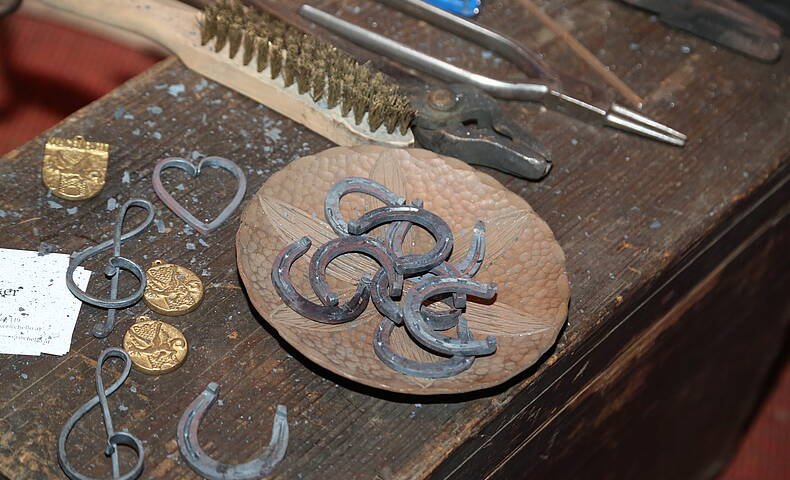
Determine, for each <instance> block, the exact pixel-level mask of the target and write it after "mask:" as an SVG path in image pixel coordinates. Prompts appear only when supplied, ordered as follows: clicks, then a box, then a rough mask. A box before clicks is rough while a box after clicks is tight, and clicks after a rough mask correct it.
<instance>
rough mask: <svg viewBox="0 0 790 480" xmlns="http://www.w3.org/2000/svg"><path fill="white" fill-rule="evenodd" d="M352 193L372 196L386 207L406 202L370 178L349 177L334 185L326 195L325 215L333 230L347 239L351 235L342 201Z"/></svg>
mask: <svg viewBox="0 0 790 480" xmlns="http://www.w3.org/2000/svg"><path fill="white" fill-rule="evenodd" d="M352 192H357V193H364V194H366V195H370V196H371V197H374V198H377V199H379V200H381V201H382V202H384V203H385V204H386V205H403V204H404V203H405V202H406V199H405V198H403V197H401V196H400V195H398V194H397V193H395V192H393V191H392V190H390V189H389V188H387V187H385V186H384V185H382V184H380V183H378V182H374V181H373V180H370V179H368V178H362V177H349V178H344V179H343V180H340V181H339V182H337V183H336V184H334V185H332V188H330V189H329V193H327V195H326V200H324V215H326V221H327V222H329V225H330V226H331V227H332V230H334V231H335V233H337V234H338V235H340V236H341V237H347V236H348V235H349V233H348V222H346V220H345V219H344V218H343V215H342V214H341V213H340V199H341V198H343V197H344V196H345V195H347V194H349V193H352Z"/></svg>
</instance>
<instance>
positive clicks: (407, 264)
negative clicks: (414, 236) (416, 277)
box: [348, 205, 453, 275]
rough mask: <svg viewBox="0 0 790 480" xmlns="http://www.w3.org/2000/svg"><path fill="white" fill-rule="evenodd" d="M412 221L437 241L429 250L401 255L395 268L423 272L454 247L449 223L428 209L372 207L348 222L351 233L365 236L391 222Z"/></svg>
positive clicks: (440, 261)
mask: <svg viewBox="0 0 790 480" xmlns="http://www.w3.org/2000/svg"><path fill="white" fill-rule="evenodd" d="M403 221H407V222H411V223H416V224H417V225H420V226H421V227H423V228H425V229H426V230H428V232H429V233H430V234H431V236H433V238H434V239H435V240H436V244H435V245H434V246H433V247H432V248H431V250H430V251H429V252H427V253H420V254H416V255H405V256H399V257H398V258H396V259H395V270H396V271H398V273H402V274H404V275H413V274H418V273H423V272H425V271H426V270H430V269H431V268H433V267H435V266H437V265H439V264H441V263H442V262H444V261H445V260H447V257H449V256H450V252H451V251H452V250H453V233H452V231H451V230H450V226H449V225H447V222H445V221H444V220H442V219H441V218H440V217H439V216H438V215H436V214H434V213H431V212H429V211H428V210H425V209H422V208H417V207H414V206H407V205H402V206H396V207H381V208H377V209H375V210H371V211H369V212H367V213H365V214H364V215H362V216H361V217H359V218H357V219H356V220H352V221H350V222H349V223H348V232H349V233H350V234H352V235H361V234H363V233H365V232H368V231H370V230H372V229H374V228H376V227H378V226H379V225H382V224H385V223H390V222H403Z"/></svg>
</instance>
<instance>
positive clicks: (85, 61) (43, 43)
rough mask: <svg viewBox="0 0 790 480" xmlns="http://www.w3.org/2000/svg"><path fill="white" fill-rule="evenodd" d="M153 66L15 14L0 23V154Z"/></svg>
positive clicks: (144, 56)
mask: <svg viewBox="0 0 790 480" xmlns="http://www.w3.org/2000/svg"><path fill="white" fill-rule="evenodd" d="M158 60H159V58H158V57H157V56H156V55H152V54H148V53H142V52H137V51H134V50H130V49H128V48H126V47H123V46H120V45H117V44H115V43H113V42H110V41H107V40H105V39H103V38H99V37H96V36H94V35H89V34H86V33H83V32H79V31H76V30H73V29H70V28H66V27H63V26H60V25H57V24H53V23H49V22H44V21H41V20H39V19H35V18H31V17H29V16H25V15H24V14H21V13H15V14H13V15H11V16H9V17H7V18H4V19H0V154H4V153H6V152H8V151H9V150H11V149H13V148H15V147H17V146H19V145H22V144H23V143H25V142H27V141H28V140H30V139H31V138H33V137H35V136H36V135H38V134H39V133H40V132H41V131H42V130H45V129H47V128H49V127H51V126H52V125H54V124H56V123H57V122H58V121H60V120H61V119H63V118H64V117H66V116H67V115H69V114H70V113H72V112H74V111H75V110H78V109H79V108H80V107H83V106H84V105H86V104H88V103H90V102H91V101H93V100H95V99H97V98H99V97H101V96H102V95H104V94H106V93H107V92H109V91H110V90H112V89H114V88H116V87H117V86H118V85H120V84H121V83H123V82H124V81H126V80H128V79H129V78H132V77H133V76H135V75H137V74H139V73H140V72H142V71H144V70H146V69H147V68H148V67H150V66H151V65H153V64H154V63H156V62H157V61H158ZM85 136H86V137H90V132H85Z"/></svg>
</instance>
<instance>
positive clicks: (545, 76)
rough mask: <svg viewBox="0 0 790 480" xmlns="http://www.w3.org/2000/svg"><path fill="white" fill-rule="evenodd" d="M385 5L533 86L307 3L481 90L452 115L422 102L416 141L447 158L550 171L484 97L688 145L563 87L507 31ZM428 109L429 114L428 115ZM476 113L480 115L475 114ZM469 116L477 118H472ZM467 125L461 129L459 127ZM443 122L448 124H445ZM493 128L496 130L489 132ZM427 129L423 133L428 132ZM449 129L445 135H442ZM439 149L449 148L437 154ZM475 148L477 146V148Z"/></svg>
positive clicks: (584, 89) (326, 22)
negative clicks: (495, 56)
mask: <svg viewBox="0 0 790 480" xmlns="http://www.w3.org/2000/svg"><path fill="white" fill-rule="evenodd" d="M378 1H379V2H381V3H384V4H386V5H388V6H391V7H393V8H396V9H398V10H401V11H403V12H404V13H406V14H408V15H411V16H413V17H416V18H419V19H421V20H425V21H426V22H428V23H431V24H433V25H435V26H437V27H439V28H441V29H443V30H446V31H449V32H451V33H454V34H456V35H458V36H460V37H463V38H465V39H467V40H469V41H472V42H474V43H477V44H478V45H480V46H482V47H484V48H488V49H490V50H492V51H495V52H497V53H499V54H500V55H502V57H504V58H506V59H507V60H509V61H511V62H512V63H513V64H514V65H516V66H517V67H518V68H519V69H520V70H522V71H523V72H524V73H525V74H526V75H527V76H528V77H529V78H530V79H531V80H532V82H533V83H512V82H506V81H501V80H497V79H494V78H489V77H486V76H484V75H480V74H477V73H474V72H470V71H468V70H464V69H462V68H459V67H456V66H454V65H451V64H449V63H447V62H444V61H442V60H439V59H437V58H434V57H431V56H429V55H426V54H424V53H421V52H418V51H416V50H413V49H411V48H409V47H407V46H405V45H403V44H401V43H398V42H396V41H393V40H391V39H389V38H386V37H383V36H381V35H378V34H376V33H373V32H370V31H368V30H365V29H363V28H360V27H358V26H356V25H354V24H352V23H349V22H346V21H344V20H341V19H339V18H337V17H335V16H333V15H331V14H329V13H326V12H323V11H321V10H318V9H316V8H313V7H310V6H309V5H302V7H301V8H300V9H299V13H300V14H301V15H302V16H303V17H305V18H307V19H308V20H311V21H313V22H314V23H316V24H318V25H320V26H322V27H324V28H326V29H327V30H329V31H331V32H333V33H335V34H337V35H339V36H341V37H344V38H346V39H347V40H350V41H352V42H354V43H356V44H358V45H360V46H363V47H365V48H367V49H369V50H371V51H374V52H376V53H378V54H381V55H383V56H386V57H390V58H393V59H396V60H398V61H400V62H401V63H403V64H405V65H408V66H410V67H412V68H414V69H416V70H419V71H422V72H425V73H428V74H429V75H432V76H434V77H437V78H440V79H442V80H444V81H446V82H450V83H451V84H455V83H460V84H464V85H466V86H472V87H476V88H477V90H478V92H477V93H472V92H473V90H466V91H463V92H460V95H458V96H457V98H458V99H460V101H456V103H455V105H454V106H453V108H455V109H457V110H456V111H453V112H449V113H448V112H445V113H442V111H441V108H437V106H436V105H437V104H436V103H435V102H433V101H432V95H434V93H433V92H432V91H429V92H427V93H424V94H423V95H422V99H420V98H417V99H416V100H415V103H416V106H418V115H417V120H416V121H415V125H414V127H415V129H414V131H415V137H417V138H418V141H420V143H422V145H423V146H424V147H426V148H430V149H432V150H436V151H438V152H439V153H444V152H442V151H441V149H442V148H444V149H445V151H447V149H448V148H451V149H453V150H454V151H456V152H460V154H457V155H458V158H460V159H461V160H464V161H466V162H468V163H472V164H486V165H488V166H491V167H493V168H497V169H500V170H504V171H507V172H508V173H511V174H513V175H517V176H520V177H524V178H529V179H533V180H537V179H540V178H541V177H543V176H544V175H545V174H546V173H548V171H549V167H550V163H549V162H550V161H549V157H548V152H547V151H546V149H545V148H544V147H542V146H541V145H540V143H539V142H538V141H537V140H535V139H534V138H533V137H532V136H531V135H529V134H528V133H527V132H526V131H525V130H523V129H520V128H517V127H516V126H515V125H514V124H512V123H509V122H507V121H506V120H504V118H503V116H502V115H501V114H500V113H499V109H498V108H497V107H496V102H495V101H492V100H491V101H489V100H483V99H484V98H485V97H486V95H485V94H484V93H482V92H485V93H487V94H490V95H492V96H494V97H497V98H501V99H505V100H522V101H536V102H541V103H543V104H544V105H545V106H546V107H548V108H551V109H555V110H558V111H560V112H562V113H564V114H566V115H570V116H574V117H576V118H578V119H580V120H584V121H587V122H590V123H593V124H596V125H601V126H608V127H612V128H617V129H620V130H625V131H628V132H632V133H637V134H640V135H644V136H646V137H649V138H652V139H654V140H659V141H663V142H666V143H670V144H672V145H678V146H682V145H684V144H685V141H686V136H685V135H683V134H682V133H680V132H678V131H676V130H673V129H671V128H669V127H667V126H666V125H662V124H660V123H658V122H655V121H653V120H651V119H649V118H647V117H645V116H644V115H641V114H639V113H637V112H635V111H632V110H630V109H628V108H625V107H623V106H621V105H618V104H616V103H612V102H611V99H610V98H609V96H608V95H607V94H606V93H605V92H602V91H600V90H598V89H596V88H594V87H592V86H591V85H588V84H587V83H585V82H583V81H580V80H578V79H574V78H572V77H563V79H562V82H560V80H559V76H558V75H557V74H556V73H555V72H553V71H552V70H550V69H549V68H548V67H546V66H545V65H544V64H543V63H542V62H541V61H540V60H539V58H538V57H537V55H535V54H533V53H532V52H530V51H528V50H526V49H525V48H523V47H522V46H521V45H519V44H518V43H517V42H515V41H514V40H512V39H510V38H508V37H506V36H504V35H502V34H500V33H497V32H495V31H492V30H489V29H487V28H485V27H482V26H480V25H478V24H476V23H473V22H470V21H468V20H465V19H463V18H460V17H457V16H454V15H452V14H450V13H447V12H445V11H443V10H441V9H439V8H436V7H434V6H432V5H428V4H426V3H424V2H421V1H419V0H378ZM447 88H448V89H449V90H451V91H452V90H455V89H458V88H460V86H459V85H451V86H450V87H447ZM480 91H482V92H480ZM566 91H573V92H579V93H581V95H571V94H568V93H565V92H566ZM418 97H419V96H418ZM577 97H584V98H587V99H588V100H581V99H580V98H577ZM467 99H472V101H471V102H468V101H465V100H467ZM475 104H476V105H475ZM426 106H427V107H429V108H427V109H425V107H426ZM483 107H485V108H489V109H490V110H488V113H485V112H484V111H483ZM421 108H422V109H424V110H421ZM470 112H474V113H473V114H470ZM467 116H471V117H475V118H464V117H467ZM459 119H460V120H461V125H459V124H458V120H459ZM473 120H477V122H478V123H477V126H476V127H477V128H476V129H472V128H464V127H472V126H474V121H473ZM440 121H444V122H447V123H445V124H444V125H440V123H439V122H440ZM437 125H440V126H437ZM489 126H490V127H491V128H488V127H489ZM480 127H483V128H487V129H488V132H487V133H485V132H483V131H482V128H480ZM420 129H423V131H422V132H420ZM441 129H443V130H444V131H437V130H441ZM426 130H432V131H433V132H430V131H426ZM475 136H477V140H476V141H472V140H470V141H467V142H466V144H463V143H461V142H460V139H461V138H464V137H467V138H475ZM438 138H443V140H442V141H441V142H440V143H438V144H431V141H435V140H434V139H438ZM453 141H454V142H456V145H454V146H450V143H452V142H453ZM424 142H427V144H426V143H424ZM437 145H438V146H439V147H441V148H432V147H436V146H437ZM472 146H474V147H475V148H471V147H472ZM481 152H482V154H481ZM502 152H507V154H506V155H504V157H505V158H508V160H507V161H506V162H505V163H506V164H502V162H500V161H498V160H497V156H499V155H502ZM448 154H450V153H448ZM518 157H520V158H521V159H522V164H521V165H519V162H517V161H512V160H513V158H518Z"/></svg>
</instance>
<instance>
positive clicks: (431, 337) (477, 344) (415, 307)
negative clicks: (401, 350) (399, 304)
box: [403, 277, 496, 355]
mask: <svg viewBox="0 0 790 480" xmlns="http://www.w3.org/2000/svg"><path fill="white" fill-rule="evenodd" d="M452 292H460V293H465V294H468V295H473V296H476V297H480V298H485V299H488V298H493V297H494V295H495V294H496V284H494V283H481V282H476V281H474V280H471V279H468V278H452V277H436V278H432V279H428V280H425V281H423V282H421V283H419V284H417V286H415V287H414V288H412V289H411V290H409V293H407V294H406V298H405V299H404V300H403V302H404V305H403V323H404V324H405V325H406V329H407V330H408V331H409V333H411V334H412V336H413V337H414V339H415V340H417V342H419V343H420V344H421V345H422V346H424V347H425V348H427V349H428V350H431V351H433V352H437V353H442V354H445V355H488V354H491V353H494V351H495V350H496V338H495V337H493V336H488V337H486V338H485V339H484V340H464V339H460V338H451V337H448V336H446V335H442V334H440V333H436V331H434V330H433V329H431V328H430V326H429V325H428V324H427V323H426V322H425V319H424V318H423V316H422V315H421V314H420V308H421V306H422V304H423V302H425V300H427V299H429V298H431V297H434V296H436V295H440V294H442V293H452Z"/></svg>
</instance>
